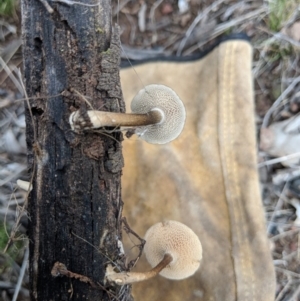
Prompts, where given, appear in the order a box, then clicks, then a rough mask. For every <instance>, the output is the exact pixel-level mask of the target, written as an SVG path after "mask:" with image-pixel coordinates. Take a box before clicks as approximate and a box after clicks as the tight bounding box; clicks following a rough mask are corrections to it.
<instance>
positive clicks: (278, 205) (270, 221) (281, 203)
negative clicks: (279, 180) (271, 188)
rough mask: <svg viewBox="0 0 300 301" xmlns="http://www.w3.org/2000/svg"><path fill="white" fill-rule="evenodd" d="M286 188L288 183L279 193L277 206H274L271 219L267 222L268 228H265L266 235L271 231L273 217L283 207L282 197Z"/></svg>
mask: <svg viewBox="0 0 300 301" xmlns="http://www.w3.org/2000/svg"><path fill="white" fill-rule="evenodd" d="M287 187H288V182H286V183H285V185H284V187H283V189H282V191H281V193H280V196H279V199H278V201H277V204H276V207H275V209H274V212H273V213H272V216H271V219H270V220H269V222H268V227H267V233H270V230H271V225H272V223H273V220H274V219H275V216H276V212H277V211H278V209H279V208H281V207H282V205H283V195H284V193H285V190H286V189H287Z"/></svg>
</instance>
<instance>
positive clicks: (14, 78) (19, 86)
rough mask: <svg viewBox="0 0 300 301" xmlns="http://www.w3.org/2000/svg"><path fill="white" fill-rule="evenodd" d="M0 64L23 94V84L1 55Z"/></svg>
mask: <svg viewBox="0 0 300 301" xmlns="http://www.w3.org/2000/svg"><path fill="white" fill-rule="evenodd" d="M0 64H1V66H2V68H3V69H4V70H5V72H6V73H7V75H8V76H9V78H10V79H11V80H12V82H13V83H14V84H15V86H16V87H17V88H18V90H19V92H20V93H21V94H22V95H23V92H24V91H23V89H22V86H21V85H20V83H19V81H18V80H17V79H16V77H15V76H14V75H13V73H12V72H11V70H10V69H9V68H8V66H7V64H6V63H5V62H4V61H3V59H2V57H1V56H0ZM0 71H1V69H0Z"/></svg>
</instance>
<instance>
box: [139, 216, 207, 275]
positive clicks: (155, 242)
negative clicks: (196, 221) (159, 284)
mask: <svg viewBox="0 0 300 301" xmlns="http://www.w3.org/2000/svg"><path fill="white" fill-rule="evenodd" d="M145 240H146V244H145V248H144V252H145V255H146V258H147V260H148V262H149V263H150V265H151V266H152V267H154V266H156V265H157V264H158V263H159V262H161V260H162V259H163V257H164V255H165V254H166V253H168V254H170V255H171V256H172V257H173V260H172V262H171V263H170V264H169V265H168V266H166V267H165V268H164V269H163V270H162V271H161V272H160V273H159V274H160V275H161V276H164V277H166V278H168V279H177V280H179V279H184V278H187V277H189V276H192V275H193V274H194V273H195V272H196V271H197V269H198V268H199V266H200V261H201V259H202V246H201V243H200V240H199V238H198V236H197V235H196V234H195V233H194V232H193V231H192V230H191V229H190V228H189V227H187V226H186V225H184V224H182V223H180V222H176V221H167V222H161V223H157V224H155V225H153V226H152V227H151V228H150V229H148V231H147V232H146V235H145Z"/></svg>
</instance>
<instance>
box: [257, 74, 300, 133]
mask: <svg viewBox="0 0 300 301" xmlns="http://www.w3.org/2000/svg"><path fill="white" fill-rule="evenodd" d="M298 83H300V76H298V77H296V78H295V79H294V80H293V81H292V83H291V84H290V85H289V86H288V87H287V88H286V89H285V90H284V91H283V92H282V93H281V95H280V96H279V97H278V98H277V99H276V100H275V102H274V103H273V104H272V106H271V108H270V109H269V110H268V112H267V113H266V115H265V117H264V120H263V123H262V127H267V126H268V124H269V119H270V117H271V115H272V113H273V111H274V110H275V109H276V108H277V107H278V106H279V104H280V103H281V101H282V100H283V99H285V97H286V96H287V95H288V94H289V93H290V92H291V91H293V90H294V88H295V87H296V85H297V84H298Z"/></svg>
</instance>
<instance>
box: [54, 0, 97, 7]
mask: <svg viewBox="0 0 300 301" xmlns="http://www.w3.org/2000/svg"><path fill="white" fill-rule="evenodd" d="M52 2H61V3H64V4H67V5H69V6H72V5H74V4H77V5H82V6H88V7H94V6H98V5H100V2H97V3H96V4H87V3H83V2H78V1H72V0H52Z"/></svg>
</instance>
